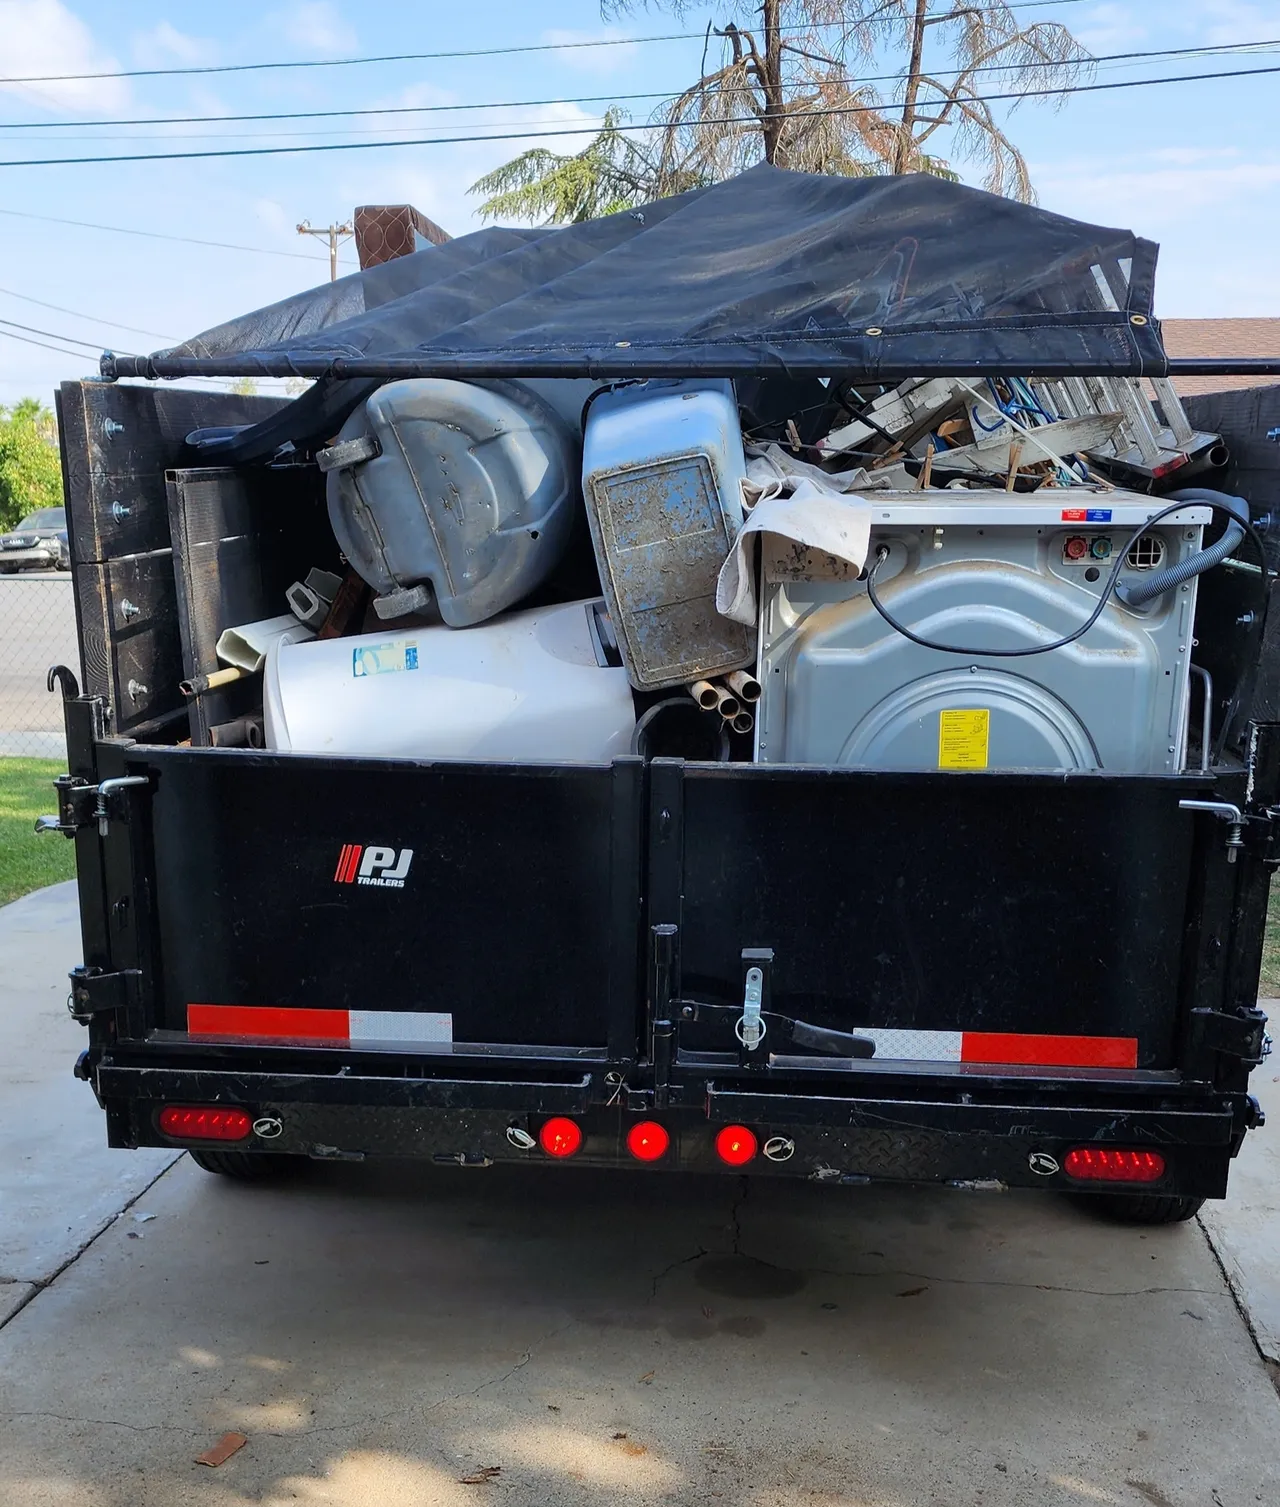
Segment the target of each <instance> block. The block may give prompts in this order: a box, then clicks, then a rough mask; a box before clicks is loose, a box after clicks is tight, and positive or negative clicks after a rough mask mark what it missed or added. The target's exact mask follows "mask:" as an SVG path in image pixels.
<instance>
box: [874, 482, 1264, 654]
mask: <svg viewBox="0 0 1280 1507" xmlns="http://www.w3.org/2000/svg"><path fill="white" fill-rule="evenodd" d="M1197 504H1198V505H1199V506H1201V507H1208V508H1213V509H1214V511H1215V512H1218V513H1225V514H1226V516H1227V517H1228V518H1230V519H1232V520H1233V521H1234V522H1236V523H1238V524H1239V525H1240V526H1241V527H1242V528H1243V529H1244V530H1245V532H1246V533H1247V534H1248V535H1249V538H1250V539H1251V540H1252V541H1253V544H1254V547H1255V548H1256V549H1257V551H1258V557H1259V559H1260V560H1261V561H1262V576H1261V580H1262V592H1263V600H1264V601H1265V600H1266V599H1267V580H1268V578H1269V577H1270V576H1271V575H1272V574H1273V573H1272V572H1271V571H1270V570H1269V569H1268V566H1267V550H1266V546H1265V545H1264V544H1263V542H1262V535H1261V534H1259V532H1258V530H1257V529H1256V528H1255V527H1254V526H1253V524H1252V523H1251V522H1250V521H1249V519H1248V517H1241V516H1240V515H1239V514H1238V513H1236V512H1235V511H1234V510H1233V509H1231V508H1228V507H1224V506H1223V504H1222V503H1220V502H1210V501H1208V500H1207V499H1204V500H1200V499H1197V502H1195V503H1192V502H1174V503H1170V505H1169V506H1168V507H1167V508H1161V509H1160V511H1159V512H1158V513H1153V514H1152V516H1151V517H1150V518H1148V519H1147V521H1146V522H1145V523H1144V524H1142V526H1141V527H1140V528H1138V529H1136V530H1135V531H1134V532H1133V534H1132V535H1130V537H1129V538H1128V540H1126V542H1125V544H1124V547H1123V548H1122V549H1120V550H1118V551H1117V553H1116V558H1115V563H1114V564H1113V565H1112V567H1111V572H1110V574H1109V575H1108V576H1107V579H1106V582H1105V583H1104V585H1103V588H1102V591H1101V594H1100V595H1099V597H1098V602H1097V606H1095V607H1094V609H1093V611H1092V612H1091V613H1090V614H1089V616H1088V617H1087V618H1086V619H1085V620H1084V622H1083V623H1081V625H1080V626H1079V627H1078V628H1077V629H1076V630H1075V632H1074V633H1068V634H1066V635H1065V636H1064V637H1063V638H1058V639H1054V641H1053V642H1052V643H1048V644H1035V645H1033V646H1032V647H1031V648H1029V649H972V648H963V647H959V646H957V645H955V644H940V643H937V642H935V641H934V640H933V639H928V638H923V637H922V636H921V635H920V634H918V633H913V632H912V631H911V629H910V628H908V627H907V626H906V624H905V623H900V622H899V621H898V619H897V618H896V617H894V615H893V614H892V613H891V612H890V611H889V609H888V608H887V607H886V606H885V605H884V603H883V602H882V601H881V600H880V598H879V596H878V595H877V593H876V575H877V574H878V572H879V570H880V567H881V566H882V565H883V564H884V562H885V561H886V560H887V559H888V558H889V555H890V550H889V547H888V545H886V544H881V545H879V546H878V547H877V549H876V563H875V564H874V565H873V566H872V567H871V569H870V570H869V571H868V572H867V599H868V600H869V601H870V603H871V605H872V606H873V607H874V608H875V610H876V611H877V612H878V613H879V614H880V616H881V617H882V618H883V619H884V620H885V622H886V623H888V625H889V626H890V628H892V629H893V631H894V632H895V633H900V634H901V635H902V637H903V638H906V639H909V640H910V641H911V642H912V643H913V644H919V645H920V647H921V648H922V649H933V650H936V651H937V653H939V654H962V655H964V656H965V657H966V658H969V659H1028V658H1030V657H1031V656H1032V655H1033V654H1048V653H1050V652H1051V651H1052V650H1054V649H1065V648H1066V646H1067V645H1068V644H1074V643H1075V641H1076V640H1077V639H1078V638H1083V637H1084V636H1085V634H1086V633H1088V631H1089V629H1090V628H1092V627H1093V625H1094V624H1095V623H1096V622H1097V621H1098V619H1099V618H1100V617H1101V616H1102V613H1103V610H1104V609H1105V608H1106V605H1107V603H1108V602H1109V601H1110V600H1111V598H1112V596H1113V595H1114V593H1115V589H1116V586H1117V584H1118V583H1119V580H1120V571H1121V569H1122V567H1123V566H1124V563H1125V560H1126V559H1127V558H1128V554H1129V551H1130V550H1131V549H1132V548H1133V546H1134V545H1135V544H1136V543H1137V542H1138V540H1139V539H1141V538H1142V536H1143V534H1145V533H1146V532H1147V531H1148V529H1151V528H1154V527H1155V525H1156V524H1157V523H1159V522H1160V520H1161V519H1162V518H1168V517H1169V515H1170V514H1171V513H1176V512H1178V511H1179V510H1180V509H1181V508H1187V507H1195V506H1197Z"/></svg>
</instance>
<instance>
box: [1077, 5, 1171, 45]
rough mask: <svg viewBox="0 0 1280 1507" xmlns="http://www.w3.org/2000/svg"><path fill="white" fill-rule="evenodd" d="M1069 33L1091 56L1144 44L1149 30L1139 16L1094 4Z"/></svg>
mask: <svg viewBox="0 0 1280 1507" xmlns="http://www.w3.org/2000/svg"><path fill="white" fill-rule="evenodd" d="M1068 24H1069V25H1070V26H1071V34H1072V35H1073V36H1074V37H1075V39H1076V41H1077V42H1079V43H1080V45H1081V46H1082V47H1087V48H1088V49H1089V51H1090V52H1092V53H1093V54H1094V55H1095V56H1097V55H1100V54H1102V53H1107V52H1121V51H1123V50H1125V49H1126V48H1130V47H1133V46H1134V44H1135V43H1139V42H1145V41H1146V40H1147V38H1148V37H1149V36H1150V35H1151V31H1150V28H1149V27H1148V26H1147V24H1146V21H1145V19H1144V18H1143V16H1142V15H1141V14H1139V13H1138V12H1135V11H1133V10H1131V9H1129V8H1128V7H1125V6H1121V5H1111V4H1103V5H1095V6H1093V7H1092V9H1090V10H1088V11H1086V12H1085V14H1084V15H1083V16H1082V17H1080V18H1079V19H1078V20H1076V21H1075V22H1074V24H1072V23H1071V22H1068Z"/></svg>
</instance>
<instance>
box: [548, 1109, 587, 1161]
mask: <svg viewBox="0 0 1280 1507" xmlns="http://www.w3.org/2000/svg"><path fill="white" fill-rule="evenodd" d="M538 1144H539V1145H540V1146H541V1147H542V1149H543V1150H544V1151H545V1152H546V1153H547V1155H548V1156H572V1155H573V1153H574V1152H575V1151H577V1150H578V1149H579V1148H580V1147H581V1145H582V1130H581V1128H580V1126H579V1125H578V1124H577V1122H576V1121H575V1120H570V1119H569V1118H568V1117H567V1116H565V1115H555V1116H553V1117H552V1118H551V1119H550V1120H548V1121H547V1122H546V1124H545V1125H544V1126H543V1127H542V1129H541V1130H540V1131H539V1132H538Z"/></svg>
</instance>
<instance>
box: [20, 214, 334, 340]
mask: <svg viewBox="0 0 1280 1507" xmlns="http://www.w3.org/2000/svg"><path fill="white" fill-rule="evenodd" d="M0 215H8V216H10V218H12V219H15V220H40V221H42V222H43V223H44V224H46V225H70V226H73V227H74V228H75V229H77V230H109V231H111V232H112V233H113V234H114V235H136V236H142V237H143V238H144V239H145V240H148V241H177V242H178V243H179V244H181V245H183V246H212V247H213V248H214V249H215V250H218V251H249V252H252V253H253V254H254V255H255V256H287V257H289V258H290V259H291V260H293V261H299V262H327V261H328V260H329V258H328V257H327V256H311V255H308V254H307V253H306V252H304V251H273V250H270V249H269V248H268V247H266V246H237V245H236V244H234V242H231V241H200V240H197V239H196V238H195V237H194V236H189V235H166V234H165V233H164V232H163V231H160V230H137V229H135V228H134V227H133V226H132V225H98V224H95V223H94V222H93V221H91V220H63V219H60V218H58V216H56V215H37V214H32V213H31V211H30V210H25V209H0ZM139 333H142V334H145V333H146V332H145V331H140V332H139ZM162 338H164V337H162Z"/></svg>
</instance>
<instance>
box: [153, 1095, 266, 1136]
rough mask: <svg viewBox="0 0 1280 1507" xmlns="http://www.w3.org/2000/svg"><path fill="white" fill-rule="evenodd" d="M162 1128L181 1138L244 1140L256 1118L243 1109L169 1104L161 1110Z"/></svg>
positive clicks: (166, 1133)
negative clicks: (253, 1118) (252, 1117)
mask: <svg viewBox="0 0 1280 1507" xmlns="http://www.w3.org/2000/svg"><path fill="white" fill-rule="evenodd" d="M160 1129H161V1130H163V1131H164V1133H165V1135H171V1136H174V1137H175V1138H176V1139H178V1140H182V1141H243V1140H244V1138H245V1137H246V1136H247V1135H248V1134H249V1132H250V1131H251V1130H252V1129H253V1120H252V1119H251V1118H250V1117H249V1116H248V1115H247V1114H245V1112H244V1110H243V1109H214V1108H212V1107H211V1106H209V1105H205V1106H203V1107H201V1106H198V1105H191V1106H187V1105H182V1104H166V1105H165V1107H164V1108H163V1109H162V1110H161V1111H160Z"/></svg>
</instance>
